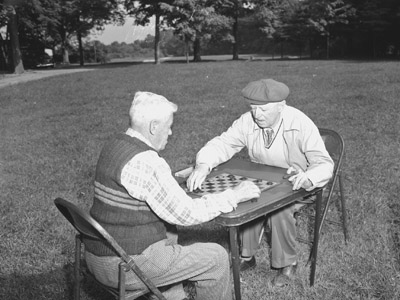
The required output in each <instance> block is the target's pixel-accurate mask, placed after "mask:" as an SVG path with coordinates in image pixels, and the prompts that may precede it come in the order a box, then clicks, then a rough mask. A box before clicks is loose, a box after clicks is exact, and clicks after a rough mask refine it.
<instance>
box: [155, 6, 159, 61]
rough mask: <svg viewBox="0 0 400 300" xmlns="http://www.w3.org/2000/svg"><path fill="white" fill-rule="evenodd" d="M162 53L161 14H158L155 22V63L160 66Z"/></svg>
mask: <svg viewBox="0 0 400 300" xmlns="http://www.w3.org/2000/svg"><path fill="white" fill-rule="evenodd" d="M159 53H160V14H159V12H157V13H156V22H155V36H154V63H155V64H157V65H158V64H160V60H159Z"/></svg>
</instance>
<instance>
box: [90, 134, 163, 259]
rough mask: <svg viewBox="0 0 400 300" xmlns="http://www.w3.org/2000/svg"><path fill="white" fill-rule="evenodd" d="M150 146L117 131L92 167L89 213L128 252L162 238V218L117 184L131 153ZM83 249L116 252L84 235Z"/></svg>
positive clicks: (133, 253)
mask: <svg viewBox="0 0 400 300" xmlns="http://www.w3.org/2000/svg"><path fill="white" fill-rule="evenodd" d="M147 150H153V149H151V148H150V147H149V146H147V145H146V144H145V143H143V142H141V141H140V140H138V139H136V138H132V137H130V136H128V135H126V134H119V135H117V136H115V137H114V138H112V139H111V140H110V141H108V142H107V143H106V145H105V146H104V147H103V149H102V151H101V153H100V157H99V160H98V163H97V167H96V174H95V183H94V200H93V206H92V208H91V210H90V214H91V216H92V217H93V218H94V219H95V220H96V221H97V222H99V223H100V224H101V225H102V226H103V227H104V229H105V230H106V231H107V232H108V233H109V234H110V235H111V236H112V237H113V238H114V239H115V240H116V241H117V243H118V244H119V245H120V246H121V247H122V248H123V249H124V250H125V251H126V252H127V253H128V254H129V255H135V254H140V253H142V252H143V250H145V249H146V248H147V247H148V246H149V245H151V244H154V243H155V242H158V241H160V240H162V239H165V238H166V227H165V225H164V222H163V221H162V220H161V219H160V218H159V217H158V216H157V215H156V214H155V213H154V212H153V211H152V210H151V209H150V207H149V206H148V204H147V203H146V202H145V201H139V200H138V199H135V198H133V197H132V196H130V195H129V194H128V192H127V191H126V189H125V188H124V187H123V186H122V184H121V171H122V169H123V167H124V166H125V165H126V164H127V163H128V162H129V160H131V159H132V158H133V157H134V156H135V155H137V154H139V153H141V152H144V151H147ZM84 243H85V246H86V250H87V251H89V252H91V253H93V254H94V255H97V256H114V255H116V254H115V253H114V252H113V250H112V248H111V247H110V246H109V245H108V244H107V243H105V242H101V241H96V240H91V239H86V240H85V241H84Z"/></svg>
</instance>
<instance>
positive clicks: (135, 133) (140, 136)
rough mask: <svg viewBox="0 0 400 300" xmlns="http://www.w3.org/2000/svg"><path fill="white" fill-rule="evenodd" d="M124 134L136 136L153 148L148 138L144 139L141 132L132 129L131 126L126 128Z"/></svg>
mask: <svg viewBox="0 0 400 300" xmlns="http://www.w3.org/2000/svg"><path fill="white" fill-rule="evenodd" d="M125 134H127V135H129V136H130V137H134V138H137V139H138V140H141V141H142V142H143V143H145V144H146V145H147V146H149V147H151V148H152V149H154V147H153V145H152V144H151V143H150V141H149V140H148V139H146V138H145V137H144V136H143V134H141V133H140V132H138V131H136V130H134V129H132V128H128V130H127V131H126V132H125Z"/></svg>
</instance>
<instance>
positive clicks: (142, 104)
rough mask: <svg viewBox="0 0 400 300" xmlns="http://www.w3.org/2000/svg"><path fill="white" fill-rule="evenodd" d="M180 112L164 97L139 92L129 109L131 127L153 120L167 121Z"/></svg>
mask: <svg viewBox="0 0 400 300" xmlns="http://www.w3.org/2000/svg"><path fill="white" fill-rule="evenodd" d="M177 110H178V106H177V105H176V104H175V103H172V102H170V101H168V100H167V98H165V97H164V96H161V95H157V94H154V93H151V92H141V91H138V92H136V94H135V97H134V98H133V101H132V105H131V108H130V109H129V118H130V124H131V127H133V126H140V125H143V124H145V123H149V122H150V121H152V120H157V121H161V120H165V119H166V118H168V117H169V116H170V115H171V114H172V113H175V112H176V111H177Z"/></svg>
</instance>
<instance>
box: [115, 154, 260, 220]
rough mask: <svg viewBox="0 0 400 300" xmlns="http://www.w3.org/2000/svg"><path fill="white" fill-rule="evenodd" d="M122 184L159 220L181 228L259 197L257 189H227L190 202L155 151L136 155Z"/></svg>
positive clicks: (127, 166)
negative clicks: (239, 190) (243, 201)
mask: <svg viewBox="0 0 400 300" xmlns="http://www.w3.org/2000/svg"><path fill="white" fill-rule="evenodd" d="M121 182H122V184H123V185H124V187H125V188H126V189H127V191H128V193H129V194H130V195H131V196H132V197H135V198H136V199H139V200H143V201H146V202H147V204H148V205H149V206H150V208H151V209H152V210H153V211H154V212H155V213H156V214H157V215H158V216H159V217H160V218H162V219H163V220H165V221H167V222H168V223H171V224H175V225H181V226H189V225H196V224H201V223H204V222H208V221H210V220H212V219H214V218H215V217H217V216H219V215H220V214H221V213H226V212H230V211H232V210H233V209H234V208H236V206H237V204H238V203H239V202H240V201H242V200H244V199H247V200H248V199H252V198H256V197H258V196H259V189H258V187H257V186H255V185H254V186H253V185H251V186H250V187H249V186H247V187H245V188H243V191H241V192H234V191H233V190H231V189H229V190H226V191H224V192H222V193H218V194H210V195H206V196H203V197H201V198H195V199H192V198H191V197H189V196H188V195H187V194H186V193H185V191H184V190H183V189H182V188H181V187H180V186H179V185H178V183H177V181H176V180H175V179H174V178H173V177H172V175H171V169H170V167H169V166H168V164H167V163H166V161H165V160H164V159H162V158H160V157H159V156H158V155H157V154H156V153H155V152H154V151H146V152H143V153H141V154H138V155H136V156H135V157H134V158H133V159H132V160H131V161H130V162H129V163H128V164H127V165H126V166H125V167H124V169H123V170H122V175H121ZM246 188H247V190H246ZM249 197H251V198H249Z"/></svg>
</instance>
